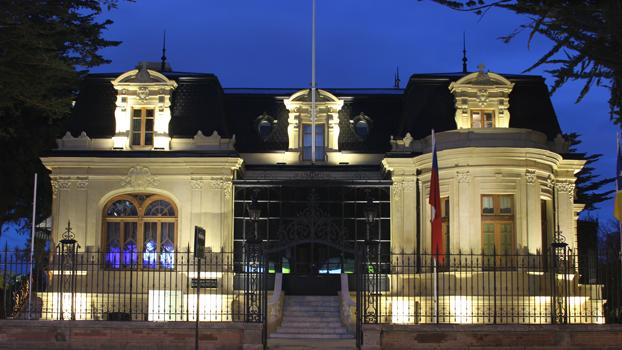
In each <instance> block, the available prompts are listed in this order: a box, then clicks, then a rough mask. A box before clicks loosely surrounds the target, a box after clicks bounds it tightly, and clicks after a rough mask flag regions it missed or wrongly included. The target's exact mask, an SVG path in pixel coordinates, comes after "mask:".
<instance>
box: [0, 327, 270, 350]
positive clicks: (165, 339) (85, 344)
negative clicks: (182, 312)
mask: <svg viewBox="0 0 622 350" xmlns="http://www.w3.org/2000/svg"><path fill="white" fill-rule="evenodd" d="M194 339H195V324H194V323H193V322H115V321H22V320H0V349H24V350H30V349H33V350H35V349H81V350H82V349H84V350H86V349H89V350H104V349H105V350H125V349H128V350H129V349H132V350H135V349H139V350H142V349H158V350H160V349H162V350H164V349H166V350H169V349H170V350H194ZM199 345H200V349H210V350H216V349H218V350H225V349H226V350H260V349H261V348H262V346H261V324H250V323H232V322H228V323H225V322H223V323H216V322H213V323H212V322H202V323H200V327H199Z"/></svg>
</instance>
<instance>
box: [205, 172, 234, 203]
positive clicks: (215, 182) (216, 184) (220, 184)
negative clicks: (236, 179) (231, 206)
mask: <svg viewBox="0 0 622 350" xmlns="http://www.w3.org/2000/svg"><path fill="white" fill-rule="evenodd" d="M205 187H206V188H207V189H210V190H219V191H222V192H223V195H224V196H225V199H229V198H231V193H232V186H231V178H230V177H227V176H222V177H211V178H209V179H208V180H206V181H205Z"/></svg>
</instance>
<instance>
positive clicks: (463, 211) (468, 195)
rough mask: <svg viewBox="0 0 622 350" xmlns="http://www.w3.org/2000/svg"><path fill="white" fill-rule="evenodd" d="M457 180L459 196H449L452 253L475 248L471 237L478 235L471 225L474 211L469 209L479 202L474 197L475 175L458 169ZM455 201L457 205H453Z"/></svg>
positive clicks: (466, 251) (467, 251) (465, 251)
mask: <svg viewBox="0 0 622 350" xmlns="http://www.w3.org/2000/svg"><path fill="white" fill-rule="evenodd" d="M456 180H457V183H458V191H457V194H458V196H457V197H458V198H455V199H452V198H451V197H450V198H449V200H450V209H449V210H450V212H449V215H450V217H449V223H450V238H449V239H450V244H451V249H452V253H457V252H458V251H459V250H460V251H462V253H469V252H470V250H471V249H472V248H473V247H472V246H471V243H472V242H471V238H472V237H477V236H478V235H476V233H475V232H473V225H471V221H472V213H471V212H470V211H469V210H468V209H469V208H471V207H472V206H473V205H476V204H477V198H474V197H473V190H472V186H473V185H472V182H473V181H472V180H473V176H472V175H471V172H470V171H468V170H461V171H457V172H456ZM454 203H455V204H457V205H453V204H454Z"/></svg>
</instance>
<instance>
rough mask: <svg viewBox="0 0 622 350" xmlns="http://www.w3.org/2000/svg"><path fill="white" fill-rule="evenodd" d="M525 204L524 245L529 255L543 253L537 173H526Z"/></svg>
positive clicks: (529, 171) (532, 171)
mask: <svg viewBox="0 0 622 350" xmlns="http://www.w3.org/2000/svg"><path fill="white" fill-rule="evenodd" d="M524 182H525V188H524V193H525V202H526V208H525V210H526V219H527V220H526V230H527V232H526V241H525V242H524V245H525V246H526V247H527V248H528V252H529V254H536V252H538V251H540V252H542V248H543V247H542V234H543V233H542V213H541V208H540V186H539V182H538V178H537V176H536V171H535V170H531V169H527V170H526V171H525V178H524Z"/></svg>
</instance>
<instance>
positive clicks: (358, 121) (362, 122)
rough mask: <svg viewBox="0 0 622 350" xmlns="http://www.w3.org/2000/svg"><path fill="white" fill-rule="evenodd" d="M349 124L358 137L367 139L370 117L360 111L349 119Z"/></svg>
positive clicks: (369, 129)
mask: <svg viewBox="0 0 622 350" xmlns="http://www.w3.org/2000/svg"><path fill="white" fill-rule="evenodd" d="M350 124H351V125H352V128H353V130H354V133H355V134H356V136H358V138H359V139H361V140H365V139H367V136H369V132H370V131H371V119H370V118H369V117H368V116H366V115H365V114H363V113H361V114H359V115H357V116H356V117H355V118H354V119H353V120H351V121H350Z"/></svg>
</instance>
